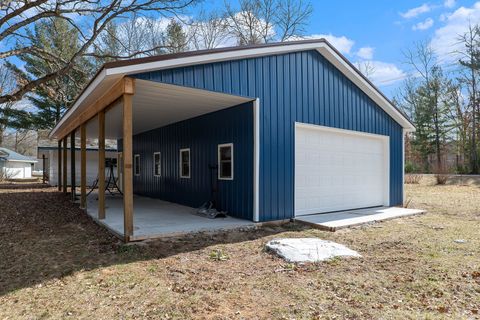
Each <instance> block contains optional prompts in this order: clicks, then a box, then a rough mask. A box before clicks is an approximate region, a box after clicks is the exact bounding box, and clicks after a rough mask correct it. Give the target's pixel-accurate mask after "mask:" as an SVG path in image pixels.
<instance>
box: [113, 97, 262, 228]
mask: <svg viewBox="0 0 480 320" xmlns="http://www.w3.org/2000/svg"><path fill="white" fill-rule="evenodd" d="M223 143H233V144H234V179H233V180H219V181H218V196H217V199H218V201H219V208H220V209H221V210H226V211H228V212H229V215H232V216H235V217H238V218H244V219H250V220H252V219H253V160H254V158H253V104H252V103H251V102H250V103H245V104H241V105H238V106H236V107H232V108H228V109H224V110H220V111H217V112H213V113H209V114H206V115H203V116H200V117H196V118H193V119H189V120H185V121H181V122H178V123H175V124H171V125H168V126H165V127H162V128H158V129H154V130H151V131H147V132H144V133H140V134H137V135H135V136H134V137H133V153H134V154H140V175H139V176H134V177H133V189H134V193H135V194H139V195H143V196H147V197H152V198H159V199H162V200H166V201H170V202H175V203H180V204H184V205H187V206H191V207H199V206H200V205H202V204H203V203H204V202H206V201H208V200H210V199H211V186H212V184H211V178H213V179H214V180H213V182H214V183H215V182H216V181H217V171H214V172H213V173H211V171H210V169H209V165H217V162H218V158H217V148H218V145H219V144H223ZM120 144H121V141H120V143H119V145H120ZM183 148H190V161H191V168H190V170H191V173H190V174H191V178H190V179H184V178H180V164H179V157H180V149H183ZM154 152H161V166H162V168H161V170H162V171H161V176H160V177H156V176H154V175H153V153H154ZM213 174H214V176H212V175H213Z"/></svg>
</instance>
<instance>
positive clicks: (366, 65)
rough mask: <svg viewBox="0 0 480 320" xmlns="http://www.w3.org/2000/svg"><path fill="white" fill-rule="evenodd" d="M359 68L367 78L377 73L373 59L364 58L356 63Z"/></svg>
mask: <svg viewBox="0 0 480 320" xmlns="http://www.w3.org/2000/svg"><path fill="white" fill-rule="evenodd" d="M355 66H356V67H357V69H358V70H359V71H360V72H361V73H362V74H363V75H364V76H365V77H367V78H370V76H372V75H373V74H374V73H375V66H374V65H373V64H372V62H371V61H368V60H363V61H358V62H357V63H355Z"/></svg>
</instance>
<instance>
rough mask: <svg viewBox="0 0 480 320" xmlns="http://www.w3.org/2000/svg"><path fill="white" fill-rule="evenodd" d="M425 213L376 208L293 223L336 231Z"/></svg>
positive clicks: (305, 219)
mask: <svg viewBox="0 0 480 320" xmlns="http://www.w3.org/2000/svg"><path fill="white" fill-rule="evenodd" d="M423 213H425V210H419V209H407V208H399V207H376V208H366V209H358V210H348V211H339V212H332V213H320V214H312V215H305V216H299V217H295V221H299V222H301V223H305V224H307V225H309V226H312V227H314V228H317V229H322V230H329V231H336V230H338V229H343V228H348V227H353V226H358V225H362V224H368V223H372V222H379V221H385V220H390V219H395V218H401V217H408V216H413V215H418V214H423Z"/></svg>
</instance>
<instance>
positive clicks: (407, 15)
mask: <svg viewBox="0 0 480 320" xmlns="http://www.w3.org/2000/svg"><path fill="white" fill-rule="evenodd" d="M430 10H432V7H430V6H429V5H428V4H426V3H424V4H422V5H421V6H420V7H415V8H412V9H410V10H408V11H406V12H403V13H400V15H401V16H402V17H403V18H405V19H410V18H415V17H417V16H419V15H421V14H422V13H426V12H429V11H430Z"/></svg>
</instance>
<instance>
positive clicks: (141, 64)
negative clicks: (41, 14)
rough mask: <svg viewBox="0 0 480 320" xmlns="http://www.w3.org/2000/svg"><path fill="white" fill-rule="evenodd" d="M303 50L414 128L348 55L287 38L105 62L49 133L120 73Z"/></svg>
mask: <svg viewBox="0 0 480 320" xmlns="http://www.w3.org/2000/svg"><path fill="white" fill-rule="evenodd" d="M306 50H317V51H318V52H320V54H322V56H324V57H325V58H326V59H327V60H328V61H329V62H330V63H332V64H333V65H334V66H335V67H336V68H337V69H339V70H340V71H341V72H342V73H343V74H344V75H345V76H346V77H347V78H349V79H350V80H351V81H352V82H353V83H354V84H355V85H357V86H358V87H359V88H360V89H361V90H362V91H363V92H365V94H367V95H368V96H369V97H370V98H371V99H372V100H373V101H374V102H375V103H377V104H378V105H379V106H380V107H381V108H382V109H383V110H384V111H385V112H387V114H389V115H390V116H391V117H392V118H393V119H394V120H395V121H396V122H397V123H399V124H400V125H401V126H402V127H403V128H404V129H405V130H407V131H415V127H414V125H413V123H412V122H411V121H410V120H409V119H408V117H407V116H406V115H405V114H404V113H403V112H402V111H400V110H399V109H398V108H396V107H395V106H394V105H393V103H392V102H391V101H390V100H389V99H388V98H387V97H386V96H385V95H384V94H383V93H382V92H381V91H380V90H379V89H378V88H377V87H376V86H375V85H374V84H373V83H372V82H371V81H370V80H369V79H368V78H367V77H365V76H364V75H363V74H362V73H361V72H360V71H359V70H358V69H357V68H356V67H355V66H354V65H353V64H352V63H351V62H350V61H348V59H347V58H346V57H345V56H343V55H342V54H341V53H340V52H339V51H338V50H337V49H335V48H334V47H333V46H332V45H331V44H330V43H329V42H328V41H327V40H325V39H311V40H300V41H290V42H278V43H266V44H257V45H248V46H238V47H228V48H217V49H209V50H198V51H189V52H182V53H175V54H164V55H159V56H152V57H144V58H136V59H130V60H121V61H114V62H109V63H106V64H104V65H103V66H102V68H101V69H100V70H99V71H98V72H97V74H96V75H95V76H94V77H93V78H92V80H91V81H90V82H89V83H88V84H87V86H86V87H85V88H84V90H83V91H82V92H81V93H80V95H79V96H78V97H77V99H76V100H75V102H74V104H73V105H72V107H71V108H70V109H69V110H68V111H67V112H66V113H65V114H64V116H63V117H62V118H61V119H60V121H59V122H58V123H57V125H56V126H55V128H54V129H53V130H52V132H51V133H50V136H51V137H55V134H56V132H57V131H58V129H59V128H60V127H61V126H62V125H63V124H64V122H65V121H66V119H68V118H69V117H70V116H71V115H72V114H73V113H74V112H75V110H76V109H77V108H79V107H81V106H82V104H88V103H91V102H92V100H94V98H90V96H91V95H94V94H95V93H96V92H104V91H105V89H106V88H108V87H110V86H111V85H113V83H114V82H115V81H117V80H118V79H120V78H121V77H124V76H128V75H132V74H138V73H143V72H148V71H154V70H162V69H172V68H177V67H185V66H193V65H199V64H206V63H214V62H220V61H229V60H239V59H245V58H252V57H259V56H268V55H276V54H283V53H290V52H299V51H306Z"/></svg>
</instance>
